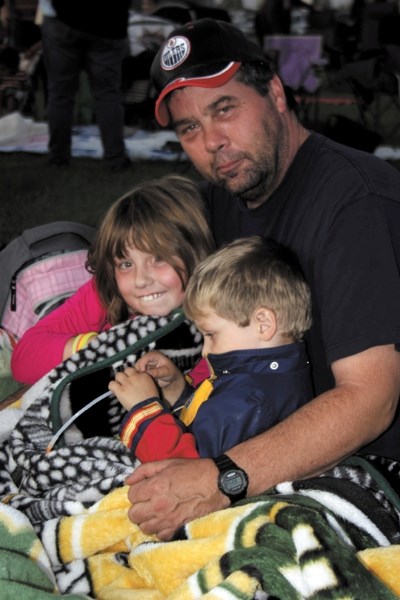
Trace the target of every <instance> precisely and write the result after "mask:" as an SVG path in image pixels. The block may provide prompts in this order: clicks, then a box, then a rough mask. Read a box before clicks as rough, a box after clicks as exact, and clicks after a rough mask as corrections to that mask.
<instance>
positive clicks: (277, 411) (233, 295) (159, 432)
mask: <svg viewBox="0 0 400 600" xmlns="http://www.w3.org/2000/svg"><path fill="white" fill-rule="evenodd" d="M184 309H185V312H186V314H187V316H188V318H189V319H191V320H193V321H194V323H195V324H196V327H197V328H198V329H199V330H200V331H201V333H202V334H203V336H204V346H203V356H204V357H205V358H206V359H207V361H208V363H209V369H210V373H211V376H210V377H209V378H208V379H206V380H205V381H203V383H201V384H200V385H199V386H198V387H197V388H196V390H195V391H194V392H193V388H192V387H191V386H189V384H188V383H187V381H186V379H185V377H184V376H183V375H182V374H181V373H180V371H179V370H178V369H177V368H176V366H175V365H174V364H173V363H172V362H171V361H170V360H169V359H168V358H167V357H166V356H164V355H163V354H161V353H160V352H149V353H148V354H146V355H145V356H143V357H142V358H141V359H139V360H138V361H137V363H136V365H135V368H133V367H131V368H128V369H126V370H125V371H124V372H121V373H118V374H117V375H116V377H115V381H112V382H111V383H110V384H109V389H110V390H111V391H112V392H113V393H114V394H115V395H116V397H117V398H118V400H119V401H120V402H121V404H122V405H123V406H124V407H125V408H126V409H127V410H128V411H129V412H128V414H127V415H126V417H125V419H124V421H123V423H122V425H121V430H120V435H121V440H122V442H123V443H124V444H125V445H126V446H127V447H128V448H130V449H131V450H132V453H133V455H134V456H135V457H136V458H138V459H139V460H140V461H141V462H148V461H151V460H159V459H163V458H172V457H186V458H187V457H193V458H194V457H199V456H200V457H210V458H213V457H217V456H220V455H221V454H222V453H224V452H225V451H226V450H228V449H229V448H231V447H232V446H235V445H236V444H238V443H239V442H241V441H243V440H245V439H247V438H249V437H253V436H255V435H257V434H258V433H261V432H262V431H264V430H266V429H268V428H270V427H272V426H273V425H275V424H276V423H278V422H279V421H281V420H282V419H284V418H285V417H287V416H288V415H289V414H290V413H292V412H293V411H295V410H296V409H297V408H299V406H301V405H302V404H304V403H305V402H308V401H309V400H310V399H311V398H312V386H311V377H310V372H309V364H308V359H307V355H306V349H305V344H304V342H303V341H302V337H303V335H304V333H305V332H306V331H307V330H308V329H309V327H310V325H311V300H310V291H309V288H308V286H307V284H306V282H305V280H304V278H303V275H302V273H301V270H300V268H299V266H298V263H297V260H296V259H295V257H294V256H293V254H292V253H291V252H290V251H289V250H288V249H287V248H284V247H283V246H281V245H279V244H278V243H276V242H275V241H273V240H268V239H264V238H261V237H259V236H253V237H249V238H242V239H240V240H237V241H235V242H232V243H231V244H229V245H228V246H226V247H224V248H222V249H221V250H219V251H218V252H216V253H215V254H212V255H211V256H210V257H208V258H207V259H205V260H204V261H203V262H202V263H201V264H199V265H198V267H197V268H196V269H195V271H194V273H193V275H192V277H191V279H190V281H189V284H188V287H187V289H186V292H185V300H184ZM155 382H157V384H158V387H157V386H156V383H155ZM159 390H160V391H161V393H162V399H160V391H159ZM171 407H173V409H172V410H171Z"/></svg>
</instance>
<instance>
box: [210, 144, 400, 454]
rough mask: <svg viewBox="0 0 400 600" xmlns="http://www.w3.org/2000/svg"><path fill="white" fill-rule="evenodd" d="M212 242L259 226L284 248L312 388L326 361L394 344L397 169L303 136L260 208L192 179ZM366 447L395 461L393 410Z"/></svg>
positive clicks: (398, 449) (325, 371) (399, 280)
mask: <svg viewBox="0 0 400 600" xmlns="http://www.w3.org/2000/svg"><path fill="white" fill-rule="evenodd" d="M202 190H203V193H204V196H205V200H206V205H207V210H208V213H209V221H210V224H211V227H212V230H213V232H214V235H215V239H216V243H217V245H218V246H220V245H222V244H224V243H225V242H229V241H231V240H233V239H236V238H239V237H243V236H247V235H253V234H259V235H266V236H268V237H272V238H274V239H275V240H277V241H278V242H280V243H282V244H284V245H286V246H289V247H290V248H291V249H292V250H293V251H294V252H296V254H297V256H298V257H299V260H300V263H301V265H302V268H303V271H304V274H305V277H306V279H307V281H308V283H309V285H310V287H311V291H312V301H313V325H312V328H311V330H310V332H309V333H308V334H307V336H306V342H307V347H308V351H309V355H310V360H311V364H312V373H313V380H314V386H315V391H316V393H317V394H319V393H322V392H323V391H325V390H327V389H330V388H332V387H333V386H334V380H333V376H332V372H331V369H330V367H329V365H330V364H331V363H332V362H334V361H336V360H338V359H340V358H344V357H346V356H351V355H353V354H356V353H358V352H362V351H363V350H366V349H367V348H370V347H373V346H379V345H383V344H390V343H395V344H398V343H399V342H400V277H399V268H400V172H398V171H397V170H396V169H395V168H393V167H391V166H390V165H388V164H387V163H385V162H384V161H382V160H380V159H378V158H376V157H374V156H372V155H370V154H366V153H363V152H360V151H357V150H354V149H351V148H347V147H345V146H342V145H340V144H337V143H335V142H333V141H331V140H328V139H327V138H325V137H323V136H320V135H318V134H315V133H314V134H312V135H311V136H310V137H309V138H308V139H307V140H306V142H305V143H304V144H303V146H302V147H301V148H300V150H299V152H298V153H297V155H296V157H295V160H294V161H293V163H292V165H291V167H290V169H289V171H288V173H287V174H286V177H285V179H284V181H283V182H282V183H281V185H280V186H279V188H278V189H277V190H276V191H275V192H274V194H273V195H272V196H271V197H270V198H269V199H268V200H267V201H266V202H265V203H264V204H262V205H261V206H259V207H258V208H256V209H252V210H249V209H248V208H247V207H246V206H245V205H244V203H243V202H242V201H241V200H240V199H239V198H237V197H234V196H232V195H230V194H229V193H227V192H226V191H224V190H221V189H220V188H217V187H216V186H213V185H212V184H209V183H204V184H202ZM368 451H369V452H375V453H377V454H379V455H382V456H387V457H390V458H396V459H397V460H400V416H399V415H398V416H397V419H396V421H395V423H394V424H393V425H392V426H391V428H390V430H388V431H387V432H386V433H385V434H384V435H382V436H381V437H380V438H379V440H377V441H376V442H374V443H373V444H371V445H369V446H368Z"/></svg>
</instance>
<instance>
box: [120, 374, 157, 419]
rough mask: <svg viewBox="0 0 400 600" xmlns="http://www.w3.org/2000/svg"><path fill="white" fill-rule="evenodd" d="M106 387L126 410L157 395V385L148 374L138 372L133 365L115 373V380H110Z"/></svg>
mask: <svg viewBox="0 0 400 600" xmlns="http://www.w3.org/2000/svg"><path fill="white" fill-rule="evenodd" d="M108 389H109V390H110V391H111V392H112V393H113V394H115V396H116V397H117V398H118V400H119V401H120V402H121V404H122V406H123V407H124V408H125V409H126V410H130V409H131V408H132V407H133V406H136V404H139V403H140V402H143V401H144V400H147V399H148V398H153V397H154V396H157V397H159V393H158V390H157V386H156V384H155V383H154V381H153V380H152V378H151V377H150V375H148V374H147V373H138V372H137V371H136V369H134V368H133V367H128V368H127V369H125V371H121V372H120V373H117V374H116V376H115V380H114V381H110V383H109V385H108Z"/></svg>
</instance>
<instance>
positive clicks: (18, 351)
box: [11, 279, 109, 384]
mask: <svg viewBox="0 0 400 600" xmlns="http://www.w3.org/2000/svg"><path fill="white" fill-rule="evenodd" d="M108 327H109V324H108V325H107V324H106V311H105V310H104V308H103V307H102V305H101V304H100V299H99V297H98V294H97V291H96V288H95V286H94V280H93V279H91V280H90V281H88V282H87V283H85V284H84V285H83V286H82V287H81V288H79V290H78V291H77V292H76V293H75V294H74V295H73V296H71V297H70V298H69V299H68V300H66V302H64V304H62V305H61V306H60V307H58V308H56V309H55V310H53V311H52V312H51V313H50V314H48V315H47V316H46V317H43V319H41V320H40V321H38V322H37V323H36V324H35V325H34V326H33V327H31V328H30V329H28V330H27V331H26V332H25V333H24V335H23V336H22V338H21V340H20V341H19V342H18V344H17V346H16V347H15V349H14V351H13V353H12V356H11V370H12V374H13V377H14V378H15V379H16V380H17V381H20V382H22V383H28V384H32V383H35V382H36V381H38V379H40V378H41V377H43V375H45V374H46V373H48V372H49V371H50V370H51V369H53V368H54V367H55V366H57V365H58V364H59V363H60V362H62V360H63V352H64V348H65V344H66V343H67V341H68V340H69V339H70V338H71V337H74V336H76V335H78V334H80V333H88V332H89V331H97V332H99V333H100V332H101V331H103V330H105V329H107V328H108Z"/></svg>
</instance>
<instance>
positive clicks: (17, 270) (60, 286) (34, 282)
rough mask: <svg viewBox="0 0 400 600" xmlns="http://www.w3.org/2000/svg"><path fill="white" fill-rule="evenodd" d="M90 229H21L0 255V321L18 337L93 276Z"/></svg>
mask: <svg viewBox="0 0 400 600" xmlns="http://www.w3.org/2000/svg"><path fill="white" fill-rule="evenodd" d="M93 236H94V229H93V228H92V227H89V226H87V225H83V224H81V223H75V222H73V221H55V222H53V223H47V224H45V225H39V226H38V227H33V228H32V229H27V230H25V231H24V232H23V233H22V234H21V235H20V236H19V237H17V238H16V239H14V240H13V241H12V242H10V243H9V244H8V245H7V246H6V247H5V248H4V249H3V250H2V251H1V252H0V272H1V283H0V323H1V327H2V328H3V329H5V330H6V331H8V332H10V333H11V334H13V335H14V336H15V337H16V338H17V339H19V338H20V337H21V336H22V334H23V333H24V332H25V331H26V329H28V328H29V327H32V326H33V325H34V324H35V323H36V322H37V321H39V319H41V318H42V317H43V316H45V315H46V314H48V313H49V312H50V311H51V310H53V309H54V308H56V307H57V306H59V305H60V304H62V302H64V301H65V300H66V299H67V298H68V297H69V296H71V295H72V294H73V293H74V292H75V291H76V290H77V289H78V288H79V287H81V286H82V285H83V284H84V283H86V281H88V280H89V279H90V277H91V274H90V273H88V271H87V270H86V269H85V262H86V258H87V251H88V248H89V246H90V244H91V242H92V239H93Z"/></svg>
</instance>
